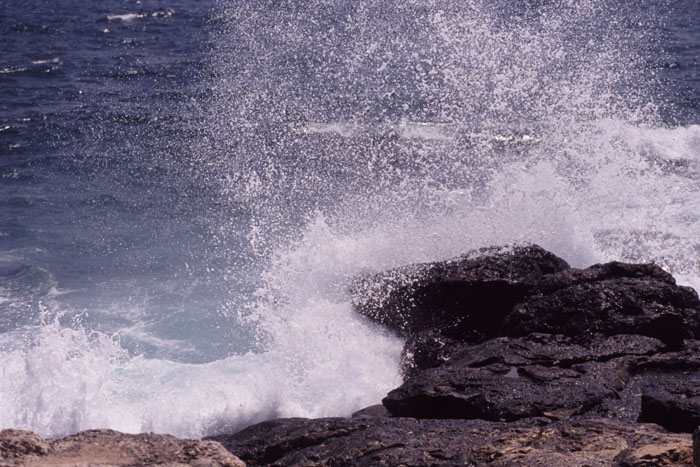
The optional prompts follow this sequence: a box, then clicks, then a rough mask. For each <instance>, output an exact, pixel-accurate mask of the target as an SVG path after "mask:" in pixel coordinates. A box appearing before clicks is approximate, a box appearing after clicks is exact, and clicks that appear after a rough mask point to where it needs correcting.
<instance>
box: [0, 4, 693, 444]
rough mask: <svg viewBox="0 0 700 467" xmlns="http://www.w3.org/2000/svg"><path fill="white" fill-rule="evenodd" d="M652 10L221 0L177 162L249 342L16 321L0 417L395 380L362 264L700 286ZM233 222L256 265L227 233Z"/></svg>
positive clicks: (214, 424)
mask: <svg viewBox="0 0 700 467" xmlns="http://www.w3.org/2000/svg"><path fill="white" fill-rule="evenodd" d="M657 14H658V13H657V12H656V11H655V10H654V9H653V8H652V7H650V6H649V5H646V4H644V3H643V4H640V5H639V6H638V8H636V9H635V10H634V12H629V13H625V12H622V11H621V9H620V8H617V7H616V6H615V3H614V2H610V1H606V0H585V1H576V2H573V1H568V0H556V1H528V2H525V3H524V4H523V5H517V6H514V5H512V2H495V3H494V2H482V1H471V2H453V1H438V0H436V1H431V2H402V3H400V4H398V5H391V8H387V2H385V1H368V2H360V3H359V4H357V2H324V1H312V2H293V1H282V2H220V4H219V7H218V9H217V10H216V13H215V15H214V19H215V20H217V21H218V22H219V23H218V26H217V29H216V31H215V32H214V33H213V42H214V44H213V51H212V52H211V56H210V59H209V69H208V72H207V73H208V74H205V77H204V78H203V82H202V86H203V87H207V88H208V89H209V90H210V94H209V95H208V97H207V98H206V99H204V100H203V101H202V102H201V103H200V104H199V105H200V106H201V109H200V110H201V115H202V116H201V118H202V121H203V122H205V123H204V126H205V130H206V131H204V132H203V133H204V134H203V135H199V137H198V138H195V139H193V140H189V141H186V142H185V144H187V145H188V147H190V148H192V149H191V151H192V156H191V157H192V160H193V161H194V162H193V163H191V165H190V166H188V169H187V170H191V172H192V173H191V176H192V177H193V179H196V180H206V181H207V183H208V184H209V188H211V187H212V186H213V192H214V193H216V198H217V199H216V205H217V216H216V220H215V221H211V223H212V225H210V226H209V227H210V229H212V230H215V231H216V232H218V234H217V235H218V236H217V239H218V241H219V242H220V245H219V246H217V248H215V249H214V251H215V254H216V256H217V258H216V259H217V261H223V262H224V263H226V264H228V267H227V268H226V271H227V274H230V275H232V276H235V277H243V276H246V275H248V274H250V275H254V276H255V284H256V287H255V292H253V293H244V292H241V295H244V297H243V298H241V297H240V296H237V297H236V299H235V300H234V302H233V303H232V304H231V306H230V307H229V308H226V310H227V312H228V310H230V309H235V319H234V317H232V316H229V315H228V314H226V313H225V314H224V315H223V316H224V318H231V319H230V321H226V319H223V321H221V320H220V322H222V325H223V326H226V325H227V323H228V325H230V326H243V325H245V326H248V327H251V328H253V329H254V333H255V336H256V339H255V342H254V343H253V344H251V346H250V348H249V349H248V350H249V351H247V352H246V351H242V352H236V353H232V354H231V355H225V356H220V355H217V356H211V358H208V359H205V360H206V361H204V362H201V361H199V362H194V363H183V362H184V361H186V359H185V358H181V357H180V356H178V354H177V351H175V352H174V353H168V352H165V351H164V352H165V354H167V357H168V358H161V357H158V356H154V355H137V354H138V352H134V351H133V349H130V348H129V346H128V345H127V344H125V343H124V342H122V341H121V340H120V337H121V338H123V337H124V336H125V335H126V334H127V333H126V331H129V330H131V331H133V330H134V329H135V328H134V326H133V323H131V324H130V325H129V326H124V327H122V328H117V329H116V330H115V331H114V332H105V331H97V330H92V329H91V328H90V326H87V325H85V324H84V323H83V322H81V321H80V320H78V321H77V322H75V323H66V320H65V319H63V318H60V317H59V318H56V319H55V320H47V323H46V324H43V325H41V326H34V327H33V326H26V327H22V328H19V329H18V330H15V331H14V332H13V333H9V334H5V336H4V337H3V339H4V341H6V342H8V344H6V345H4V346H3V349H5V350H4V351H2V355H0V359H1V361H2V362H3V363H2V366H1V367H0V368H2V378H0V427H15V428H27V429H32V430H35V431H38V432H39V433H40V434H42V435H59V434H64V433H70V432H74V431H77V430H81V429H86V428H93V427H110V428H114V429H117V430H122V431H128V432H140V431H157V432H168V433H173V434H176V435H180V436H202V435H205V434H210V433H213V432H217V431H223V430H233V429H235V428H239V427H242V426H245V425H247V424H250V423H253V422H256V421H260V420H263V419H267V418H272V417H279V416H308V417H315V416H326V415H348V414H349V413H351V412H352V411H353V410H356V409H359V408H362V407H363V406H366V405H370V404H373V403H377V402H378V401H379V400H380V399H381V398H382V397H383V396H384V395H385V394H386V392H387V391H388V390H390V389H392V388H393V387H395V386H397V385H398V384H399V383H400V376H399V372H398V358H399V353H400V350H401V346H402V342H401V341H400V340H399V339H397V338H396V337H395V336H392V335H390V334H388V333H386V332H385V331H383V330H382V329H378V328H376V327H375V326H373V325H371V324H370V323H368V322H366V321H364V320H363V319H362V318H361V317H359V316H355V315H354V314H353V313H352V311H351V308H350V304H349V299H348V297H347V292H346V291H347V286H348V284H349V282H350V281H351V280H352V279H353V277H355V276H356V275H358V274H362V273H364V272H367V271H376V270H381V269H384V268H389V267H393V266H397V265H401V264H406V263H409V262H417V261H431V260H439V259H445V258H449V257H452V256H456V255H458V254H460V253H463V252H464V251H465V250H468V249H471V248H477V247H481V246H487V245H494V244H505V243H511V242H521V241H529V242H536V243H539V244H540V245H542V246H543V247H545V248H547V249H550V250H552V251H553V252H555V253H557V254H559V255H560V256H562V257H564V258H565V259H567V260H568V261H569V262H571V263H572V264H573V265H575V266H586V265H588V264H590V263H593V262H598V261H607V260H613V259H615V260H623V261H630V262H641V261H655V262H657V263H659V264H660V265H661V266H663V267H664V268H666V269H667V270H669V271H670V272H671V273H673V274H674V275H676V277H677V278H678V279H679V280H680V281H681V282H682V283H685V284H690V285H693V286H695V287H699V286H700V262H699V261H700V239H699V238H698V235H697V232H698V227H700V225H699V223H700V194H699V193H698V191H699V190H700V188H699V187H700V184H698V179H699V178H700V125H697V124H690V125H686V126H677V127H668V126H665V125H664V123H663V121H662V119H661V118H660V117H659V115H660V113H661V112H660V110H659V108H660V107H662V106H663V101H664V95H663V93H664V92H665V91H664V90H663V89H662V87H661V86H660V84H659V82H658V80H656V79H655V78H654V73H655V71H654V70H653V69H650V68H649V60H650V56H652V55H653V54H654V53H658V52H655V48H654V47H655V44H656V42H655V41H657V37H656V35H655V34H656V33H657V32H658V28H656V27H655V24H656V23H657V22H658V21H660V19H659V18H657V17H656V16H655V15H657ZM697 122H698V121H696V122H695V123H697ZM227 213H228V214H227ZM231 213H235V215H234V214H231ZM234 234H235V235H239V236H243V237H245V239H246V243H247V244H248V245H247V247H248V248H249V250H246V252H245V255H243V256H246V255H247V256H246V257H250V258H252V259H250V260H249V261H248V262H245V261H242V260H241V257H242V253H241V251H240V250H236V249H234V248H227V245H228V243H227V239H229V238H230V236H231V235H234ZM232 282H236V281H232ZM3 290H4V289H3ZM3 293H4V292H3ZM42 297H44V298H43V299H42V301H41V303H42V306H44V307H48V308H49V309H51V310H52V311H53V312H59V311H63V310H61V307H62V305H61V303H60V300H59V301H57V300H55V299H53V298H51V296H48V295H43V296H42ZM2 298H3V299H5V300H9V301H13V300H14V301H16V295H13V292H8V293H7V297H4V296H3V297H2ZM127 305H128V304H124V307H123V308H124V310H123V311H122V313H126V308H127ZM117 307H119V304H117ZM49 314H50V313H49ZM194 318H195V316H194V312H193V316H192V319H193V320H194ZM219 318H221V315H219ZM224 336H225V335H224ZM205 339H206V337H205ZM123 340H125V339H123ZM153 345H154V346H155V347H158V348H164V347H166V346H167V345H168V342H166V341H154V342H153ZM193 345H196V343H195V344H193Z"/></svg>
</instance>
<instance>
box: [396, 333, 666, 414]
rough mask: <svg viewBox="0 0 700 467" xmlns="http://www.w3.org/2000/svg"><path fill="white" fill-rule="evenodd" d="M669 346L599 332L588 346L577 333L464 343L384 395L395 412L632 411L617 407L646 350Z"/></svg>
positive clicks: (548, 412)
mask: <svg viewBox="0 0 700 467" xmlns="http://www.w3.org/2000/svg"><path fill="white" fill-rule="evenodd" d="M663 348H664V345H663V344H662V343H661V342H660V341H659V340H657V339H653V338H650V337H645V336H628V335H621V336H612V337H597V338H596V339H593V340H592V341H591V342H590V343H588V344H586V345H578V344H576V343H575V342H574V341H573V340H572V339H571V338H568V337H565V336H556V335H549V334H533V335H531V336H528V337H525V338H505V337H504V338H496V339H492V340H489V341H486V342H483V343H481V344H477V345H471V346H468V345H463V347H462V349H461V350H460V351H459V352H456V353H455V354H453V355H452V356H450V358H449V359H448V360H447V361H446V362H445V363H443V364H441V365H440V366H438V367H436V368H430V369H427V370H423V371H420V372H417V373H415V374H413V375H412V376H411V377H410V378H408V379H407V380H406V381H405V382H404V384H403V385H402V386H400V387H399V388H397V389H394V390H393V391H391V392H390V393H389V394H388V396H387V397H386V398H385V399H384V400H383V403H384V405H385V406H386V408H387V409H388V410H389V411H390V412H391V413H392V414H394V415H395V416H402V417H417V418H466V419H473V418H480V419H485V420H492V421H512V420H518V419H521V418H526V417H549V418H551V419H562V418H567V417H570V416H572V415H581V414H584V413H597V414H600V415H604V414H607V413H611V412H614V413H615V414H617V416H619V414H623V413H629V417H630V418H632V417H636V414H637V413H638V411H632V410H628V411H624V410H621V409H620V408H619V407H617V406H618V405H620V404H619V403H618V401H620V400H622V398H621V396H620V393H621V392H622V391H623V390H624V389H625V387H626V384H627V383H626V382H627V381H628V380H630V372H629V370H630V368H631V367H632V365H633V363H634V362H635V361H636V359H637V358H639V357H640V356H646V355H651V354H654V353H656V352H659V351H660V350H661V349H663Z"/></svg>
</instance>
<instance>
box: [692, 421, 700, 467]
mask: <svg viewBox="0 0 700 467" xmlns="http://www.w3.org/2000/svg"><path fill="white" fill-rule="evenodd" d="M693 460H694V461H695V465H696V466H697V467H700V426H699V427H697V428H696V429H695V432H694V433H693Z"/></svg>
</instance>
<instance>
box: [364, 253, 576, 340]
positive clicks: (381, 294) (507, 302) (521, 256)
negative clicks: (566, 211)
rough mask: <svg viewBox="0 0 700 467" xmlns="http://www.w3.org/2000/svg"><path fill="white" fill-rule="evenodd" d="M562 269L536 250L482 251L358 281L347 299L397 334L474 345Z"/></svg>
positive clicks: (563, 264)
mask: <svg viewBox="0 0 700 467" xmlns="http://www.w3.org/2000/svg"><path fill="white" fill-rule="evenodd" d="M567 268H569V265H568V264H567V263H566V261H564V260H563V259H561V258H559V257H557V256H555V255H554V254H552V253H550V252H548V251H546V250H544V249H542V248H541V247H539V246H537V245H525V246H515V247H498V248H496V247H494V248H484V249H481V250H477V251H474V252H471V253H469V254H467V255H465V256H462V257H460V258H456V259H453V260H450V261H445V262H439V263H430V264H419V265H410V266H406V267H403V268H398V269H394V270H391V271H386V272H383V273H380V274H376V275H373V276H367V277H363V278H361V279H359V280H358V281H356V282H355V283H354V284H353V286H352V287H351V296H352V300H353V307H354V309H355V310H356V311H357V312H359V313H360V314H363V315H365V316H367V317H369V318H371V319H373V320H375V321H377V322H379V323H380V324H383V325H385V326H388V327H389V328H391V329H393V330H395V331H398V332H400V333H401V334H404V335H411V334H416V333H419V332H423V331H436V332H439V333H440V334H442V335H445V336H448V337H455V338H458V339H459V340H461V341H463V342H478V341H480V340H483V339H485V338H487V337H491V336H494V335H496V334H498V332H499V331H498V330H499V328H500V326H501V323H502V320H503V319H504V318H505V316H506V315H507V314H508V313H509V312H510V311H511V310H512V308H513V306H515V305H516V304H517V303H520V302H521V301H522V300H523V299H524V298H525V297H526V296H527V295H528V294H530V293H531V292H532V291H533V289H534V288H535V287H536V285H537V284H539V283H540V282H541V281H542V278H543V277H544V276H545V275H547V274H552V273H555V272H559V271H562V270H566V269H567Z"/></svg>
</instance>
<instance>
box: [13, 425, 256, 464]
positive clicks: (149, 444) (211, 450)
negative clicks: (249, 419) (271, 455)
mask: <svg viewBox="0 0 700 467" xmlns="http://www.w3.org/2000/svg"><path fill="white" fill-rule="evenodd" d="M24 465H31V466H35V467H41V466H46V467H49V466H56V465H62V466H95V467H98V466H130V467H138V466H154V465H161V466H165V465H167V466H185V465H190V466H198V467H244V466H245V464H244V463H243V462H242V461H241V460H240V459H239V458H237V457H236V456H234V455H233V454H231V453H230V452H228V451H227V450H226V449H225V448H224V447H223V446H221V445H220V444H219V443H216V442H214V441H200V440H190V439H178V438H175V437H174V436H170V435H156V434H152V433H149V434H140V435H130V434H124V433H119V432H117V431H113V430H88V431H81V432H79V433H76V434H74V435H70V436H66V437H64V438H60V439H51V440H45V439H43V438H42V437H40V436H39V435H37V434H35V433H32V432H29V431H19V430H4V431H0V466H3V467H4V466H8V467H9V466H24Z"/></svg>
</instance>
